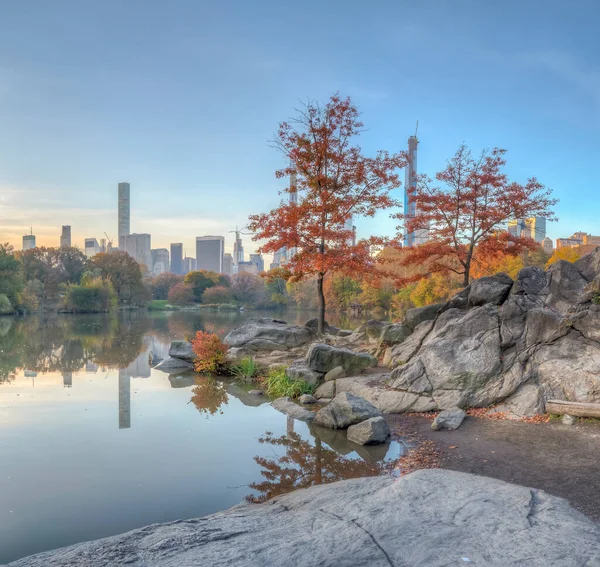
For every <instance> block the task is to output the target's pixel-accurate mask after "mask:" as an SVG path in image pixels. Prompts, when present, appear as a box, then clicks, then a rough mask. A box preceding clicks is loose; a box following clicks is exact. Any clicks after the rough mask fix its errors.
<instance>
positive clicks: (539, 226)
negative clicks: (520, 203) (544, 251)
mask: <svg viewBox="0 0 600 567" xmlns="http://www.w3.org/2000/svg"><path fill="white" fill-rule="evenodd" d="M508 233H509V234H511V235H512V236H517V237H523V238H531V239H532V240H535V241H536V242H539V243H540V244H541V243H542V241H543V240H544V238H546V219H545V218H543V217H530V218H527V219H512V220H509V221H508Z"/></svg>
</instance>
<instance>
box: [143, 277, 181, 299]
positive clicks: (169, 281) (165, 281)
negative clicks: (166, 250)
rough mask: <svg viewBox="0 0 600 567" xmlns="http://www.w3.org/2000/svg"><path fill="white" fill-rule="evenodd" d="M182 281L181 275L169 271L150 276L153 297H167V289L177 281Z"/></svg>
mask: <svg viewBox="0 0 600 567" xmlns="http://www.w3.org/2000/svg"><path fill="white" fill-rule="evenodd" d="M182 281H183V276H180V275H178V274H173V273H171V272H163V273H162V274H158V276H156V277H155V278H152V283H151V286H152V297H153V299H167V298H168V297H169V291H171V288H172V287H173V286H175V285H177V284H178V283H181V282H182Z"/></svg>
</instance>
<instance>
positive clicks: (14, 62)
mask: <svg viewBox="0 0 600 567" xmlns="http://www.w3.org/2000/svg"><path fill="white" fill-rule="evenodd" d="M599 16H600V8H599V7H597V6H596V5H595V2H594V1H587V0H580V1H578V2H577V3H573V4H569V3H565V2H562V1H561V2H558V1H555V0H547V1H540V2H537V1H528V0H521V1H518V2H517V1H512V0H504V1H503V2H491V1H487V0H477V1H471V0H468V1H467V0H452V1H450V0H421V1H420V2H410V3H409V2H405V1H402V0H396V1H389V2H388V1H379V0H373V1H371V2H359V1H354V0H353V1H348V0H345V1H338V0H321V1H315V0H306V1H303V2H301V3H298V2H294V3H292V2H286V1H285V0H283V1H282V0H279V1H271V0H268V1H265V0H257V1H256V2H248V1H247V0H244V1H227V0H223V1H220V2H204V1H201V0H189V1H188V0H172V1H171V2H165V1H163V0H160V1H159V0H102V1H101V2H94V1H91V0H53V1H52V2H48V1H47V0H19V1H18V2H9V1H4V2H0V241H10V242H11V243H13V244H15V245H16V246H18V247H20V242H21V236H22V235H23V234H25V233H26V232H28V227H29V226H33V229H34V233H35V234H36V235H37V236H38V244H46V245H57V244H58V239H59V235H60V226H61V225H62V224H71V225H72V231H73V239H74V243H75V244H78V245H80V246H82V245H83V239H84V238H85V237H90V236H95V237H97V238H98V239H100V237H101V236H102V235H103V233H104V231H106V232H107V233H108V234H109V235H110V236H111V237H113V238H116V232H117V213H116V204H117V183H118V182H119V181H129V182H130V183H131V188H132V223H131V224H132V231H135V232H149V233H151V234H152V245H153V247H162V246H168V244H169V243H170V242H177V241H182V242H184V244H185V247H186V249H187V251H188V255H194V253H193V250H194V244H193V243H194V238H195V236H201V235H204V234H224V235H226V236H228V237H229V238H228V241H227V246H226V248H228V249H231V245H232V238H231V236H232V235H228V234H227V232H228V231H229V230H233V229H234V228H235V225H236V224H239V225H243V224H244V223H245V222H246V219H247V215H248V214H250V213H253V212H260V211H263V210H267V209H269V208H272V207H273V206H275V205H276V204H277V202H278V200H279V198H280V197H279V196H278V193H277V192H278V190H279V189H281V188H282V186H283V185H284V182H283V181H281V180H276V179H275V177H274V173H273V172H274V170H275V169H276V168H278V167H280V166H281V165H282V157H281V155H280V154H278V153H277V152H276V151H275V150H273V149H271V148H270V147H269V146H268V143H267V142H268V140H269V139H270V138H272V136H273V134H274V133H275V131H276V128H277V123H278V122H279V121H281V120H284V119H286V118H288V117H289V116H290V115H292V114H293V108H294V107H295V106H297V103H298V100H299V99H306V98H307V97H309V98H313V99H321V100H323V99H326V98H327V97H328V96H329V95H331V94H332V93H333V92H335V91H336V90H339V91H340V92H341V93H342V94H344V95H346V94H348V95H351V96H352V97H353V98H354V100H355V102H356V103H357V104H358V105H359V106H360V108H361V110H362V112H363V120H364V122H365V124H366V126H367V128H368V132H366V133H365V134H364V135H363V136H362V139H361V145H362V147H363V148H364V150H365V152H366V153H372V152H375V150H377V149H388V150H393V151H395V150H399V149H403V148H405V146H406V141H407V138H408V136H409V135H411V134H413V133H414V129H415V122H416V120H417V119H418V120H419V140H420V146H419V170H420V171H421V172H427V173H430V174H433V173H434V172H435V171H437V170H439V169H441V168H442V167H443V165H444V161H445V159H446V158H448V157H450V156H451V155H452V153H453V152H454V151H455V150H456V148H457V146H458V145H459V144H460V143H461V142H463V141H464V142H466V143H467V144H468V145H469V146H471V148H472V149H473V150H477V151H479V150H481V149H482V148H486V147H493V146H499V147H503V148H506V149H508V150H509V153H508V172H509V174H510V175H511V177H512V178H514V179H515V180H517V181H525V179H526V178H527V177H529V176H537V177H538V178H539V179H540V180H541V181H542V182H543V183H545V184H546V185H547V186H549V187H551V188H552V189H553V190H554V192H555V196H557V197H558V198H559V199H560V203H559V205H558V207H557V214H558V217H559V219H560V221H559V222H558V223H556V224H552V225H550V226H549V235H550V236H551V237H552V238H556V237H559V236H568V235H570V234H571V233H573V232H574V231H576V230H584V231H587V232H591V233H594V234H599V233H600V218H599V214H598V213H599V210H600V188H599V184H598V181H597V175H598V174H597V168H596V166H597V162H598V158H599V157H600V142H599V139H600V138H599V134H600V63H598V57H597V55H598V53H600V36H599V35H598V33H597V21H598V17H599ZM399 197H400V195H399ZM356 224H357V227H358V231H359V235H360V234H363V235H364V234H367V233H380V234H388V235H391V234H393V232H394V230H393V228H394V222H393V221H391V220H389V219H388V214H387V213H384V214H381V215H379V216H378V217H376V218H375V219H369V220H358V221H357V222H356ZM248 240H249V238H248V237H246V242H245V245H246V246H245V248H246V251H251V249H253V248H254V245H253V244H251V243H250V242H249V241H248Z"/></svg>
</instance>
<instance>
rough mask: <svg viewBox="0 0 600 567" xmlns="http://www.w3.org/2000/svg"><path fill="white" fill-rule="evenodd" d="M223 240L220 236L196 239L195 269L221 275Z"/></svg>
mask: <svg viewBox="0 0 600 567" xmlns="http://www.w3.org/2000/svg"><path fill="white" fill-rule="evenodd" d="M224 247H225V239H224V238H223V237H222V236H197V237H196V269H197V270H209V271H211V272H216V273H217V274H221V273H223V253H224V250H223V249H224Z"/></svg>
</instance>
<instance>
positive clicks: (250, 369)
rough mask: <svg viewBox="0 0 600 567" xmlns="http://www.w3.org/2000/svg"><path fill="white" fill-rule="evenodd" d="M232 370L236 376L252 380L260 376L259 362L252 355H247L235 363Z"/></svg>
mask: <svg viewBox="0 0 600 567" xmlns="http://www.w3.org/2000/svg"><path fill="white" fill-rule="evenodd" d="M231 372H232V374H233V375H234V376H235V377H236V378H240V379H242V380H252V379H253V378H255V377H256V376H258V364H256V361H255V360H254V359H253V358H252V357H251V356H247V357H246V358H242V359H241V360H240V361H239V362H238V363H237V364H235V365H234V366H233V367H232V368H231Z"/></svg>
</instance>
